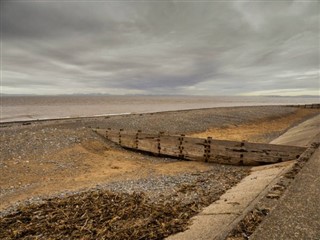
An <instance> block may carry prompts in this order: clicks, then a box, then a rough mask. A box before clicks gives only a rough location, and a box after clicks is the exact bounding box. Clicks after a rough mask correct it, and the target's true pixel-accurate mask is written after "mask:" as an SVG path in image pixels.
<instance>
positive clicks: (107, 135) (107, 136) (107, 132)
mask: <svg viewBox="0 0 320 240" xmlns="http://www.w3.org/2000/svg"><path fill="white" fill-rule="evenodd" d="M109 131H111V128H108V129H107V130H106V139H109Z"/></svg>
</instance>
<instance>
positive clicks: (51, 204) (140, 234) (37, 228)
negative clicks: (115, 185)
mask: <svg viewBox="0 0 320 240" xmlns="http://www.w3.org/2000/svg"><path fill="white" fill-rule="evenodd" d="M198 208H199V206H198V205H197V204H193V206H192V205H190V204H189V205H183V204H180V203H179V202H172V201H162V202H158V203H152V202H150V201H148V198H147V197H146V196H145V195H144V194H143V193H139V194H138V193H133V194H127V193H111V192H108V191H102V190H96V191H91V192H84V193H80V194H76V195H73V196H69V197H66V198H53V199H48V200H47V201H45V202H44V203H41V204H31V205H26V206H24V207H20V208H19V209H18V210H17V211H16V212H15V213H12V214H10V215H7V216H4V217H2V218H1V219H0V226H1V227H0V238H1V239H21V238H26V237H33V238H37V239H48V238H54V239H66V238H83V239H99V238H100V239H101V238H103V239H159V238H163V237H166V236H169V235H170V234H172V233H174V232H179V231H182V230H183V229H185V227H186V223H187V220H188V219H189V218H190V217H191V216H193V215H194V214H195V213H196V212H197V210H198Z"/></svg>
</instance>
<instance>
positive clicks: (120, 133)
mask: <svg viewBox="0 0 320 240" xmlns="http://www.w3.org/2000/svg"><path fill="white" fill-rule="evenodd" d="M122 131H123V129H122V128H121V129H120V131H119V145H120V146H121V132H122Z"/></svg>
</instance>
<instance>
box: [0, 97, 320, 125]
mask: <svg viewBox="0 0 320 240" xmlns="http://www.w3.org/2000/svg"><path fill="white" fill-rule="evenodd" d="M314 105H315V106H316V108H319V106H320V103H310V104H294V105H288V104H271V105H235V106H217V107H204V108H187V109H177V110H163V111H144V112H123V113H105V114H97V115H92V116H89V115H88V116H75V117H73V116H66V117H52V118H38V119H23V120H15V119H14V120H11V121H2V120H1V119H0V128H1V127H2V126H1V125H5V124H16V123H22V124H23V123H36V122H46V121H48V122H49V121H63V120H78V119H80V120H81V119H94V118H103V117H112V116H125V115H129V116H130V115H141V114H158V113H172V112H177V113H179V112H188V111H196V110H211V109H219V108H250V107H294V108H299V107H302V108H303V107H304V108H312V106H314ZM307 106H308V107H307Z"/></svg>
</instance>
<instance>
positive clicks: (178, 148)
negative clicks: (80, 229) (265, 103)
mask: <svg viewBox="0 0 320 240" xmlns="http://www.w3.org/2000/svg"><path fill="white" fill-rule="evenodd" d="M98 132H99V133H100V134H103V135H104V136H105V137H106V138H107V139H109V140H110V141H112V142H115V143H117V144H119V145H120V146H122V147H124V148H128V149H133V150H139V151H144V152H149V153H153V154H156V155H163V156H170V157H175V158H179V159H185V160H193V161H204V162H214V163H221V164H232V165H262V164H270V163H277V162H283V161H289V160H294V159H298V158H299V157H300V155H301V154H302V153H303V152H304V151H305V150H306V148H304V147H295V146H286V145H275V144H262V143H249V142H244V141H243V142H237V141H226V140H215V139H212V138H211V137H208V138H207V139H203V138H192V137H186V136H185V135H180V136H171V135H166V134H164V133H163V132H159V133H157V134H152V133H144V132H142V131H140V130H139V131H137V132H133V131H125V130H123V129H120V130H114V129H108V130H99V131H98Z"/></svg>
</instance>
